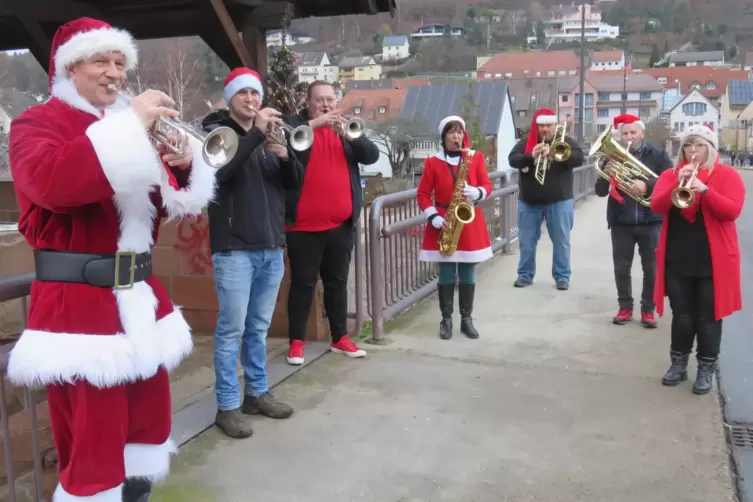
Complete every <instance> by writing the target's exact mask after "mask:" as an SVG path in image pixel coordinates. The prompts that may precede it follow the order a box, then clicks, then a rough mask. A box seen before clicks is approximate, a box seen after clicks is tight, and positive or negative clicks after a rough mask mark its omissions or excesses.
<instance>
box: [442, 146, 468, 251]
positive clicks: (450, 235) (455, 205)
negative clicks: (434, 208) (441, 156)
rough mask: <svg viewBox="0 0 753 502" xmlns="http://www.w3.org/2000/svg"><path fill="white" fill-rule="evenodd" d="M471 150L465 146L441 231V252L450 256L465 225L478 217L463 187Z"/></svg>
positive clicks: (456, 247) (466, 176)
mask: <svg viewBox="0 0 753 502" xmlns="http://www.w3.org/2000/svg"><path fill="white" fill-rule="evenodd" d="M469 152H470V150H469V149H468V148H463V150H462V152H461V154H460V155H461V156H462V161H461V162H460V164H459V165H458V176H457V179H456V180H455V188H454V189H453V190H452V199H451V200H450V205H449V206H448V207H447V214H445V217H444V219H445V223H446V224H447V226H446V227H445V228H443V229H442V230H441V231H440V232H439V252H440V253H441V254H443V255H444V256H450V255H451V254H453V253H454V252H455V251H456V250H457V249H458V241H459V240H460V233H461V232H462V231H463V226H464V225H466V224H467V223H470V222H472V221H473V219H474V218H475V217H476V209H475V208H474V207H473V205H471V204H469V203H468V201H467V200H465V197H463V188H465V181H466V179H468V164H470V162H471V156H470V153H469Z"/></svg>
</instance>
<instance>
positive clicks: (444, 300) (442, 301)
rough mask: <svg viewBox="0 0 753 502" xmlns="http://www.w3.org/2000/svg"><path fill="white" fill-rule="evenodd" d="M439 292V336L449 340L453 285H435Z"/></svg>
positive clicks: (453, 293) (453, 298)
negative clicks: (440, 319) (440, 315)
mask: <svg viewBox="0 0 753 502" xmlns="http://www.w3.org/2000/svg"><path fill="white" fill-rule="evenodd" d="M437 291H438V293H439V311H440V312H442V322H440V323H439V338H441V339H442V340H449V339H450V338H452V308H453V306H454V303H455V285H454V284H440V285H439V286H437Z"/></svg>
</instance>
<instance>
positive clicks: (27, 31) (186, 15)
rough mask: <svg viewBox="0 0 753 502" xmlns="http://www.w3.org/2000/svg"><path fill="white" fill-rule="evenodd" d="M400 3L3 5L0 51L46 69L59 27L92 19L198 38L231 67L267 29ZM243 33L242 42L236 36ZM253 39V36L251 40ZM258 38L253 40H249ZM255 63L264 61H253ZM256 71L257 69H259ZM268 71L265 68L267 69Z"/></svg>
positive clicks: (136, 0)
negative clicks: (30, 57) (27, 56)
mask: <svg viewBox="0 0 753 502" xmlns="http://www.w3.org/2000/svg"><path fill="white" fill-rule="evenodd" d="M396 2H397V0H288V1H283V0H2V2H0V50H13V49H29V50H30V51H31V52H32V53H33V54H34V56H35V58H36V59H37V61H39V63H40V64H41V65H42V68H44V69H45V70H47V69H48V66H49V60H50V45H51V41H52V37H53V36H54V34H55V31H56V30H57V29H58V27H59V26H61V25H63V24H65V23H66V22H68V21H71V20H73V19H77V18H79V17H84V16H86V17H93V18H97V19H101V20H104V21H107V22H108V23H110V24H112V25H113V26H117V27H119V28H123V29H126V30H128V31H129V32H131V33H132V34H133V36H134V37H136V38H138V39H149V38H169V37H180V36H191V35H198V36H200V37H201V38H203V39H204V41H205V42H206V43H207V44H208V45H209V46H210V47H211V48H212V49H213V50H214V51H215V52H216V53H217V55H218V56H219V57H220V58H221V59H222V60H223V61H225V63H227V64H228V66H230V67H231V68H232V67H234V66H238V65H242V64H249V59H248V57H249V56H248V55H249V53H253V52H254V49H252V48H250V47H249V46H250V45H252V44H256V45H259V44H261V42H262V39H263V38H264V37H261V36H260V35H261V34H263V31H264V30H269V29H278V28H282V27H283V25H284V23H285V22H286V21H290V20H292V19H294V18H301V17H310V16H339V15H348V14H377V13H380V12H390V13H391V14H393V15H394V12H395V8H396ZM240 32H242V33H243V37H242V38H241V37H240V36H238V34H239V33H240ZM252 32H253V34H254V35H255V36H247V35H251V34H252ZM250 39H254V40H250ZM251 59H255V61H254V62H255V63H257V64H260V63H261V61H259V60H258V59H256V58H254V57H253V56H252V57H251ZM255 66H256V65H255ZM264 66H266V64H265V65H264Z"/></svg>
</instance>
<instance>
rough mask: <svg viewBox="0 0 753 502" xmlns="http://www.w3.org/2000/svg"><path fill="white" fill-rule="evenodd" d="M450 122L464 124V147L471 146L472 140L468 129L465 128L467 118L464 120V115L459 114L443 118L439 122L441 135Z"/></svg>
mask: <svg viewBox="0 0 753 502" xmlns="http://www.w3.org/2000/svg"><path fill="white" fill-rule="evenodd" d="M450 122H460V125H461V126H463V148H469V147H470V144H471V142H470V140H469V138H468V131H466V129H465V120H463V117H461V116H459V115H450V116H448V117H445V118H443V119H442V120H441V121H440V122H439V135H440V136H442V132H443V131H444V128H445V127H446V126H447V124H449V123H450ZM440 139H441V138H440Z"/></svg>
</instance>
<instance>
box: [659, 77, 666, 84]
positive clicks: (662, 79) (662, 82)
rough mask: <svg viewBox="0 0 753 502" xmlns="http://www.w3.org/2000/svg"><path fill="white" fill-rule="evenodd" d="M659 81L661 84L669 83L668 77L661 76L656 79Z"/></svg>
mask: <svg viewBox="0 0 753 502" xmlns="http://www.w3.org/2000/svg"><path fill="white" fill-rule="evenodd" d="M656 81H657V82H659V83H660V84H666V83H667V77H659V78H657V79H656Z"/></svg>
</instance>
